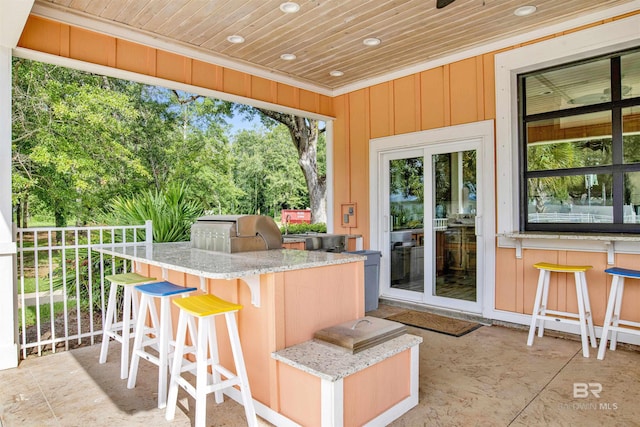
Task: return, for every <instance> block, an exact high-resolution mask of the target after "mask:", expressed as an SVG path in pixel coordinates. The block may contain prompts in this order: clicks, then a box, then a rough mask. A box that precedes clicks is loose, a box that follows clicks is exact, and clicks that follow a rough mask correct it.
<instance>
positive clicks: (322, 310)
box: [284, 261, 364, 347]
mask: <svg viewBox="0 0 640 427" xmlns="http://www.w3.org/2000/svg"><path fill="white" fill-rule="evenodd" d="M345 282H346V283H354V286H344V283H345ZM357 283H361V284H362V286H356V285H355V284H357ZM284 302H285V308H284V324H285V325H287V330H286V331H285V343H284V344H285V347H290V346H292V345H296V344H299V343H301V342H304V341H307V340H310V339H312V338H313V334H314V332H315V331H317V330H320V329H323V328H327V327H329V326H333V325H336V324H339V323H342V322H347V321H349V320H352V319H357V318H359V317H362V316H364V262H363V261H360V262H357V263H349V264H342V265H334V266H331V267H317V268H313V269H307V270H293V271H290V272H287V275H286V276H285V283H284Z"/></svg>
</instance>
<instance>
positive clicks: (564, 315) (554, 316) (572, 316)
mask: <svg viewBox="0 0 640 427" xmlns="http://www.w3.org/2000/svg"><path fill="white" fill-rule="evenodd" d="M533 266H534V267H535V268H537V269H539V270H540V276H539V279H538V289H537V291H536V300H535V303H534V304H533V313H532V315H531V326H530V327H529V338H528V340H527V345H529V346H530V345H532V344H533V335H534V333H535V330H536V324H537V323H538V321H539V322H540V324H539V325H538V336H539V337H542V336H543V334H544V321H545V320H554V321H556V322H562V323H569V324H573V325H579V326H580V336H581V338H582V355H583V356H584V357H589V344H588V342H587V335H588V336H589V339H590V340H591V346H592V347H593V348H596V334H595V330H594V328H593V319H592V317H591V304H590V303H589V292H588V289H587V278H586V275H585V272H586V271H587V270H589V269H591V268H592V267H591V266H590V265H560V264H550V263H546V262H539V263H537V264H534V265H533ZM552 272H554V273H573V274H574V278H575V284H576V295H577V299H578V314H577V315H576V313H570V312H566V311H556V310H548V309H547V299H548V297H549V278H550V277H551V273H552Z"/></svg>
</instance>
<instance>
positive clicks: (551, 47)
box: [495, 15, 640, 253]
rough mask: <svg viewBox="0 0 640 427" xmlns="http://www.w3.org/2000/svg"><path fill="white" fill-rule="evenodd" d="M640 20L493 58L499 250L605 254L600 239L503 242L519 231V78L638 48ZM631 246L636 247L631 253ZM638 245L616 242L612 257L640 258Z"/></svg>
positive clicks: (614, 23) (619, 22) (626, 20)
mask: <svg viewBox="0 0 640 427" xmlns="http://www.w3.org/2000/svg"><path fill="white" fill-rule="evenodd" d="M638 28H640V16H639V15H633V16H630V17H627V18H624V19H620V20H617V21H612V22H610V23H606V24H603V25H598V26H596V27H592V28H588V29H585V30H582V31H578V32H575V33H569V34H567V35H564V36H559V37H555V38H553V39H549V40H545V41H541V42H539V43H535V44H531V45H527V46H524V47H521V48H518V49H514V50H510V51H506V52H503V53H499V54H496V56H495V81H496V89H495V90H496V91H495V95H496V183H497V187H496V191H497V193H496V196H497V233H498V237H499V238H498V246H500V247H515V248H517V249H519V248H520V244H522V245H524V244H527V245H529V247H537V248H541V249H565V250H572V249H573V250H589V251H605V252H606V251H608V249H609V248H608V247H607V245H608V244H609V242H604V241H601V240H600V241H598V240H550V239H540V240H538V241H536V240H535V239H526V241H524V240H523V241H522V242H519V241H517V239H513V238H510V237H506V236H505V235H509V234H512V233H514V232H517V231H518V230H519V226H520V224H519V206H520V203H519V194H518V191H519V188H518V183H519V182H520V171H519V168H518V156H519V153H518V150H519V142H518V100H517V76H518V74H521V73H526V72H531V71H535V70H539V69H542V68H547V67H551V66H555V65H561V64H565V63H569V62H573V61H578V60H582V59H587V58H591V57H595V56H599V55H603V54H607V53H612V52H616V51H621V50H625V49H629V48H633V47H637V46H640V31H638ZM634 246H635V248H634ZM637 246H638V245H637V243H635V244H634V243H626V242H616V252H627V253H640V250H639V249H638V248H637Z"/></svg>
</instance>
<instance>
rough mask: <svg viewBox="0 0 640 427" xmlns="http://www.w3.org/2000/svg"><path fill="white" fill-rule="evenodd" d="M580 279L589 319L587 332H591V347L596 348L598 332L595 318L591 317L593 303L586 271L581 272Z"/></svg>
mask: <svg viewBox="0 0 640 427" xmlns="http://www.w3.org/2000/svg"><path fill="white" fill-rule="evenodd" d="M579 274H580V279H581V280H582V297H583V299H584V311H585V315H586V317H587V332H589V341H590V342H591V347H593V348H596V347H597V346H598V344H597V343H596V330H595V328H594V326H593V316H592V315H591V301H590V300H589V288H588V287H587V275H586V274H585V272H584V271H582V272H580V273H579Z"/></svg>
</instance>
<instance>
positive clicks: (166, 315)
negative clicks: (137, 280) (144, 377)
mask: <svg viewBox="0 0 640 427" xmlns="http://www.w3.org/2000/svg"><path fill="white" fill-rule="evenodd" d="M135 289H136V290H137V291H138V292H140V295H141V298H140V310H139V311H138V319H137V323H136V337H135V339H134V340H133V352H132V356H131V368H130V369H129V380H128V382H127V388H130V389H131V388H134V387H135V386H136V379H137V376H138V364H139V363H140V358H143V359H144V360H147V361H149V362H151V363H153V364H154V365H156V366H157V367H158V408H164V407H165V406H167V373H168V369H169V356H170V353H171V350H170V348H169V345H170V344H171V343H172V341H173V322H172V321H171V306H170V300H171V298H172V297H176V296H178V295H180V296H182V297H183V298H185V297H187V296H188V295H189V294H190V293H191V292H193V291H195V290H197V289H198V288H187V287H184V286H178V285H175V284H173V283H170V282H155V283H148V284H146V285H138V286H136V287H135ZM156 299H160V316H158V310H157V309H156V302H155V300H156ZM147 316H150V317H151V326H150V327H146V326H145V323H146V320H147ZM151 335H153V336H151ZM173 344H175V342H173ZM150 349H154V350H155V353H150V352H149V350H150Z"/></svg>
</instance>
